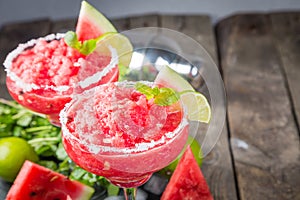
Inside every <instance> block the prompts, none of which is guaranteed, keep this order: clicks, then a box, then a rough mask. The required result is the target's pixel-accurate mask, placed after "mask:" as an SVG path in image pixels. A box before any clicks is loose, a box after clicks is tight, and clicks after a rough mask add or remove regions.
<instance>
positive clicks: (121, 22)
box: [112, 18, 130, 32]
mask: <svg viewBox="0 0 300 200" xmlns="http://www.w3.org/2000/svg"><path fill="white" fill-rule="evenodd" d="M129 23H130V22H129V18H119V19H113V20H112V24H113V25H114V26H115V27H116V29H117V30H118V32H122V31H126V30H128V29H129V26H130V25H129Z"/></svg>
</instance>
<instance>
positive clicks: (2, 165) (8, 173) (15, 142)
mask: <svg viewBox="0 0 300 200" xmlns="http://www.w3.org/2000/svg"><path fill="white" fill-rule="evenodd" d="M25 160H30V161H32V162H37V161H38V160H39V157H38V155H37V154H36V152H35V151H34V149H33V148H32V146H30V144H28V143H27V141H26V140H24V139H22V138H18V137H5V138H2V139H0V177H1V178H2V179H4V180H6V181H8V182H13V181H14V179H15V178H16V176H17V174H18V173H19V171H20V169H21V167H22V165H23V163H24V161H25Z"/></svg>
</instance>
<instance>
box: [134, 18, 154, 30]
mask: <svg viewBox="0 0 300 200" xmlns="http://www.w3.org/2000/svg"><path fill="white" fill-rule="evenodd" d="M129 21H130V29H133V28H140V27H158V26H159V24H158V23H159V22H158V15H145V16H134V17H130V20H129Z"/></svg>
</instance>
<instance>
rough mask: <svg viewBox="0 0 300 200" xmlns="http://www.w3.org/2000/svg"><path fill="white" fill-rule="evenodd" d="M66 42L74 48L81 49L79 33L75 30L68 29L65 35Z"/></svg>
mask: <svg viewBox="0 0 300 200" xmlns="http://www.w3.org/2000/svg"><path fill="white" fill-rule="evenodd" d="M64 40H65V43H66V44H67V45H68V46H70V47H72V48H74V49H78V50H79V49H80V48H81V43H80V42H79V41H78V38H77V35H76V33H75V32H73V31H68V32H67V33H66V35H65V37H64Z"/></svg>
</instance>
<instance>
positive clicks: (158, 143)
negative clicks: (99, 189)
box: [60, 82, 188, 188]
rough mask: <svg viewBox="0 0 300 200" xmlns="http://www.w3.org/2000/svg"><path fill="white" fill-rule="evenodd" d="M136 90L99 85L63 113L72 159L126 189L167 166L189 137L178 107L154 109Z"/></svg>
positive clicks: (122, 85)
mask: <svg viewBox="0 0 300 200" xmlns="http://www.w3.org/2000/svg"><path fill="white" fill-rule="evenodd" d="M147 83H148V82H147ZM133 85H134V83H133V82H115V83H108V84H103V85H100V86H97V87H95V88H93V89H92V90H89V91H85V92H84V93H82V94H80V95H78V96H76V97H74V99H73V100H72V101H71V102H70V103H68V104H67V105H66V107H65V108H64V110H62V112H61V114H60V120H61V124H62V136H63V144H64V147H65V149H66V152H67V153H68V155H69V156H70V158H71V159H72V160H73V161H74V162H75V163H77V164H78V165H79V166H81V167H82V168H84V169H85V170H87V171H90V172H92V173H94V174H97V175H100V176H104V177H106V178H107V179H109V180H110V181H111V182H112V183H113V184H115V185H117V186H119V187H123V188H132V187H137V186H140V185H142V184H143V183H145V182H146V181H147V180H148V179H149V178H150V176H151V174H152V173H153V172H155V171H158V170H160V169H162V168H163V167H165V166H167V165H168V164H169V163H170V162H171V161H173V160H174V159H175V158H176V157H177V156H178V154H179V153H180V152H181V150H182V149H183V147H184V145H185V143H186V140H187V136H188V123H187V119H186V114H185V112H184V111H183V108H182V106H181V104H180V102H177V103H175V104H173V105H171V106H160V105H156V104H154V103H153V100H151V99H150V100H147V99H146V97H145V95H143V94H141V93H140V92H138V91H136V90H135V89H134V87H133Z"/></svg>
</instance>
